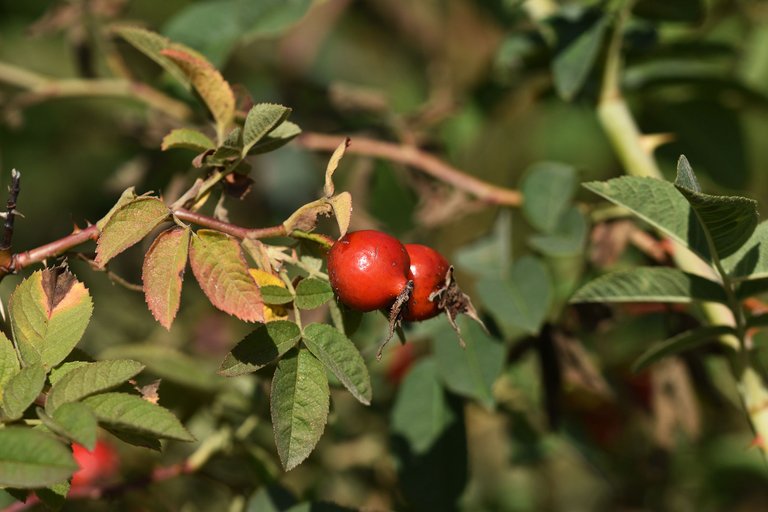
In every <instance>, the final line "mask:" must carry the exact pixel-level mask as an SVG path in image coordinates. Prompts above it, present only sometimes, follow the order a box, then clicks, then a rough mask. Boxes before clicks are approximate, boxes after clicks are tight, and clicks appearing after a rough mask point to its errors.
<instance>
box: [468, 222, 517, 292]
mask: <svg viewBox="0 0 768 512" xmlns="http://www.w3.org/2000/svg"><path fill="white" fill-rule="evenodd" d="M511 238H512V216H511V215H510V213H509V211H508V210H502V211H501V212H500V213H499V215H498V217H497V218H496V222H495V224H494V226H493V231H492V232H491V234H490V235H488V236H486V237H483V238H480V239H479V240H476V241H474V242H472V243H471V244H467V245H465V246H464V247H461V248H460V249H459V250H458V251H456V254H455V257H454V260H455V262H456V265H457V266H458V267H460V268H461V269H463V270H465V271H467V272H469V273H471V274H475V275H481V276H487V277H489V278H497V277H498V276H499V275H500V274H501V273H502V268H506V267H507V266H508V265H509V264H510V262H511V252H512V250H511V244H510V240H511Z"/></svg>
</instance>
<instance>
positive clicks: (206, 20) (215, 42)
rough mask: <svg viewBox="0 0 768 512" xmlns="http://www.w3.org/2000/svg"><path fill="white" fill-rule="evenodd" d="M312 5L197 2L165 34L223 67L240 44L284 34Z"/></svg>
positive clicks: (273, 0)
mask: <svg viewBox="0 0 768 512" xmlns="http://www.w3.org/2000/svg"><path fill="white" fill-rule="evenodd" d="M310 5H312V0H288V1H286V0H259V1H258V2H252V1H248V0H229V1H227V0H223V1H222V0H208V1H200V2H194V3H192V4H189V5H187V6H186V7H185V8H183V9H181V10H179V12H178V13H176V14H175V16H173V17H172V18H171V19H170V21H169V22H168V23H167V25H166V26H165V29H164V30H163V32H164V33H165V34H167V35H168V37H170V38H171V39H173V40H174V41H181V42H183V43H186V44H188V45H190V46H192V47H193V48H196V49H198V50H200V51H201V52H203V53H205V54H206V55H207V56H208V57H209V58H210V59H211V60H212V62H214V63H215V64H217V65H219V66H220V65H222V64H224V63H225V62H226V59H227V57H228V56H229V54H230V52H231V51H232V50H233V49H234V48H235V46H236V45H237V44H238V42H242V43H245V42H248V41H250V40H253V39H255V38H263V37H270V36H274V35H277V34H279V33H281V32H283V31H284V30H286V29H287V28H289V27H290V26H291V25H293V24H294V23H296V22H297V21H298V20H299V19H301V17H302V16H304V14H305V13H306V12H307V10H308V9H309V7H310ZM211 27H216V30H211Z"/></svg>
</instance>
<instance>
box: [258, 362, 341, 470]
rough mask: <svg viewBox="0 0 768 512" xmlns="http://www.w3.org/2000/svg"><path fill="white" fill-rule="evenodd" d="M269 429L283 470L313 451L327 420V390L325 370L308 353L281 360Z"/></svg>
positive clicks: (278, 367)
mask: <svg viewBox="0 0 768 512" xmlns="http://www.w3.org/2000/svg"><path fill="white" fill-rule="evenodd" d="M271 402H272V404H271V411H272V427H273V429H274V431H275V442H276V443H277V453H278V455H279V456H280V461H281V462H282V464H283V468H285V470H286V471H290V470H291V469H293V468H295V467H296V466H298V465H299V464H300V463H301V462H302V461H304V459H306V458H307V457H308V456H309V454H310V453H311V452H312V450H313V449H314V448H315V445H316V444H317V441H318V440H319V439H320V436H322V435H323V430H324V429H325V423H326V422H327V421H328V407H329V405H330V390H329V389H328V378H327V377H326V375H325V368H324V367H323V365H322V363H321V362H320V361H318V360H317V359H316V358H315V356H313V355H312V354H311V353H310V352H309V351H308V350H305V349H299V350H298V351H293V352H291V353H289V354H288V355H287V356H286V357H283V358H282V359H281V360H280V362H279V363H278V364H277V370H275V375H274V377H273V378H272V394H271Z"/></svg>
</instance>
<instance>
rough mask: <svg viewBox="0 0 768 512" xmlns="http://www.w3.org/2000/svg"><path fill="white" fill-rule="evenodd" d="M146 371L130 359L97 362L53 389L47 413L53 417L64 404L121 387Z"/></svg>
mask: <svg viewBox="0 0 768 512" xmlns="http://www.w3.org/2000/svg"><path fill="white" fill-rule="evenodd" d="M143 369H144V365H142V364H141V363H139V362H138V361H132V360H130V359H114V360H108V361H97V362H95V363H87V364H84V365H82V366H79V367H77V368H73V369H72V370H71V371H69V372H67V373H66V374H65V375H64V376H63V377H61V378H60V379H59V380H57V382H56V383H55V384H54V385H53V386H52V387H51V390H50V392H49V393H48V399H47V400H46V402H45V410H46V412H48V414H53V413H55V411H56V409H57V408H58V407H60V406H61V405H63V404H66V403H69V402H76V401H78V400H80V399H82V398H85V397H86V396H88V395H92V394H94V393H99V392H101V391H106V390H107V389H110V388H113V387H115V386H119V385H120V384H123V383H124V382H125V381H127V380H128V379H130V378H131V377H134V376H135V375H137V374H138V373H139V372H140V371H141V370H143Z"/></svg>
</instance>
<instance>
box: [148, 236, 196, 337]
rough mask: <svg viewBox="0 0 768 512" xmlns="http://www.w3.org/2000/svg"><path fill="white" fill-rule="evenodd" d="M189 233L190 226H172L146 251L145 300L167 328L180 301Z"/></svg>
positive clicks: (156, 317)
mask: <svg viewBox="0 0 768 512" xmlns="http://www.w3.org/2000/svg"><path fill="white" fill-rule="evenodd" d="M189 236H190V230H189V229H188V228H187V229H182V228H173V229H170V230H168V231H164V232H162V233H160V234H159V235H158V236H157V238H155V241H154V242H152V246H151V247H150V248H149V250H148V251H147V254H146V255H145V257H144V264H143V265H142V268H141V279H142V281H143V283H144V299H145V300H146V302H147V306H149V310H150V311H151V312H152V316H154V317H155V320H157V321H158V322H159V323H160V325H162V326H163V327H165V328H166V329H170V328H171V324H172V323H173V319H174V318H175V317H176V313H177V312H178V311H179V305H180V304H181V286H182V283H183V280H184V269H185V267H186V266H187V256H188V255H189Z"/></svg>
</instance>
